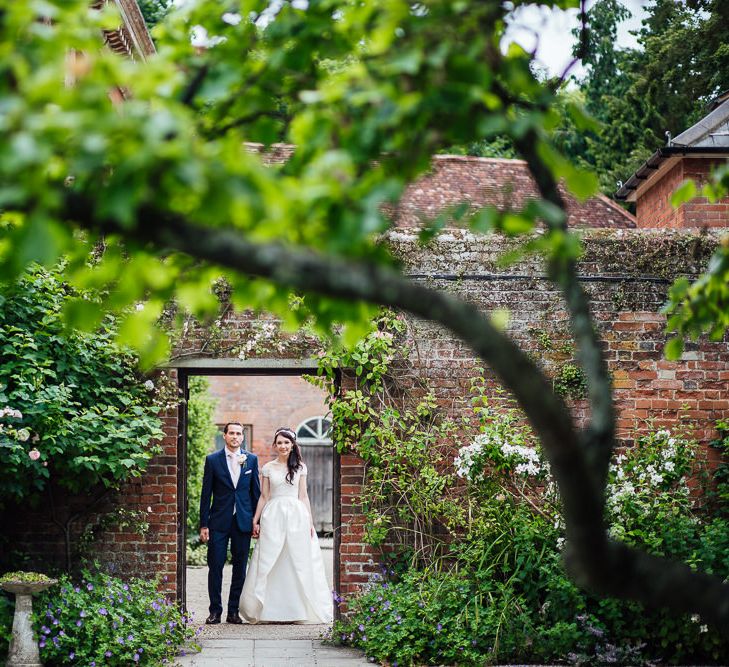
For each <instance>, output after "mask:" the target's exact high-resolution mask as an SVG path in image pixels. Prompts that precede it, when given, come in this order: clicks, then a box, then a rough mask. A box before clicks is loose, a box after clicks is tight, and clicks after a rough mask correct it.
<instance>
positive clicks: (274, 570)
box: [241, 428, 332, 623]
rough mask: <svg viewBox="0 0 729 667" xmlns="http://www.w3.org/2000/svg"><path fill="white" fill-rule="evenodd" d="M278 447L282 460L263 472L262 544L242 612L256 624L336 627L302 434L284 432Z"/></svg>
mask: <svg viewBox="0 0 729 667" xmlns="http://www.w3.org/2000/svg"><path fill="white" fill-rule="evenodd" d="M273 446H274V447H275V449H276V452H277V454H278V456H277V458H276V459H275V460H273V461H270V462H269V463H267V464H266V465H264V466H263V469H262V470H261V473H262V475H263V485H262V487H261V497H260V499H259V501H258V506H257V508H256V514H255V516H254V517H253V537H257V538H258V541H257V543H256V546H255V549H254V551H253V556H252V558H251V563H250V566H249V568H248V574H247V575H246V580H245V584H244V585H243V595H242V598H241V612H242V614H243V616H244V617H245V618H246V619H247V620H248V621H249V622H251V623H258V622H260V621H278V622H300V623H330V622H331V620H332V596H331V593H330V591H329V586H328V584H327V580H326V575H325V574H324V563H323V562H322V557H321V549H320V548H319V540H318V538H317V536H316V531H315V530H314V522H313V519H312V516H311V505H310V504H309V495H308V494H307V492H306V472H307V471H306V465H305V464H304V463H303V461H302V460H301V451H300V449H299V446H298V445H297V443H296V434H295V433H294V432H293V431H292V430H291V429H289V428H280V429H278V430H277V431H276V433H275V435H274V438H273Z"/></svg>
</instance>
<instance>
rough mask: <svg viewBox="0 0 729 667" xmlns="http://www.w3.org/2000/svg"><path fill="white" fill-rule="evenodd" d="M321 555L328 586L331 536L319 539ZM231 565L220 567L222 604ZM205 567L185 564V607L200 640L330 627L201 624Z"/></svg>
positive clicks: (307, 634)
mask: <svg viewBox="0 0 729 667" xmlns="http://www.w3.org/2000/svg"><path fill="white" fill-rule="evenodd" d="M319 542H320V544H321V547H322V557H323V558H324V568H325V570H326V575H327V580H328V581H329V586H330V588H333V585H332V582H333V577H332V572H333V567H334V552H333V549H332V547H333V544H332V540H331V539H327V538H322V539H320V540H319ZM231 569H232V568H231V566H230V565H226V566H225V569H224V570H223V606H225V604H226V603H227V600H228V591H229V590H230V573H231ZM208 604H209V602H208V568H207V566H199V567H188V568H187V610H188V612H190V613H191V614H192V618H193V623H194V624H195V625H198V624H200V625H201V627H202V631H201V633H200V637H199V639H200V640H204V639H232V638H235V639H261V640H266V639H307V640H312V639H321V637H323V636H324V633H325V632H326V631H327V630H328V629H329V626H327V625H294V624H291V625H289V624H259V625H249V624H248V623H246V624H244V625H228V624H227V623H221V624H220V625H204V623H205V619H206V618H207V616H208Z"/></svg>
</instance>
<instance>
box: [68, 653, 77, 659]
mask: <svg viewBox="0 0 729 667" xmlns="http://www.w3.org/2000/svg"><path fill="white" fill-rule="evenodd" d="M75 657H76V654H75V653H74V652H73V651H71V652H70V653H69V654H68V659H69V660H73V659H74V658H75Z"/></svg>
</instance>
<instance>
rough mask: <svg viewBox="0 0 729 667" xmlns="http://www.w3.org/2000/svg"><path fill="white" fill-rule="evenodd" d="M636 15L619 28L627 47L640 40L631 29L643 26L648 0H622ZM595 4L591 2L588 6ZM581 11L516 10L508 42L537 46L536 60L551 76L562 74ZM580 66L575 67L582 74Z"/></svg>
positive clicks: (532, 47)
mask: <svg viewBox="0 0 729 667" xmlns="http://www.w3.org/2000/svg"><path fill="white" fill-rule="evenodd" d="M621 2H622V4H623V5H625V6H626V7H627V8H628V10H629V11H630V12H631V13H632V15H633V16H632V17H631V18H630V19H628V20H627V21H624V22H623V23H622V24H621V25H620V28H619V30H618V44H619V45H620V46H623V47H634V46H636V45H637V42H636V39H635V37H634V36H633V35H631V34H630V31H631V30H637V29H638V28H640V21H641V19H642V18H643V17H644V16H645V9H644V7H645V6H646V5H648V4H649V2H648V1H647V0H621ZM592 4H594V3H593V2H588V3H587V7H588V9H589V8H590V6H591V5H592ZM578 13H579V12H578V10H577V9H570V10H568V11H563V10H559V9H554V10H551V9H548V8H547V7H544V6H536V5H530V6H528V7H522V8H520V9H519V10H518V11H517V12H515V14H514V17H513V19H512V21H511V22H510V24H509V27H508V29H507V32H506V37H505V43H509V42H511V41H515V42H517V43H518V44H520V45H521V46H523V47H524V48H525V49H526V50H527V51H529V52H531V51H533V50H534V48H535V46H536V49H537V54H536V60H537V61H538V62H539V64H541V65H542V66H543V67H545V68H546V69H547V71H548V72H549V75H550V76H559V75H560V74H562V72H563V71H564V68H565V67H566V66H567V65H568V64H569V62H570V61H571V60H572V46H573V45H574V43H575V38H574V37H573V36H572V29H573V28H576V27H577V26H578V25H579V21H578V18H577V16H578ZM580 71H581V70H580V68H579V67H576V68H575V69H573V70H571V72H572V73H573V74H577V75H579V74H580Z"/></svg>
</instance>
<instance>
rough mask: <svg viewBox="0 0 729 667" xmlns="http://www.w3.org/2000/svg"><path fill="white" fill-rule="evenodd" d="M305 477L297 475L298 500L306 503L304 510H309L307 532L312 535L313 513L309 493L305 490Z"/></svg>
mask: <svg viewBox="0 0 729 667" xmlns="http://www.w3.org/2000/svg"><path fill="white" fill-rule="evenodd" d="M306 478H307V475H301V476H300V477H299V500H300V501H301V502H302V503H304V505H306V510H307V511H308V512H309V521H310V524H311V525H310V527H309V532H310V533H311V536H312V537H314V515H313V514H312V513H311V503H310V502H309V493H308V492H307V490H306Z"/></svg>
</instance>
